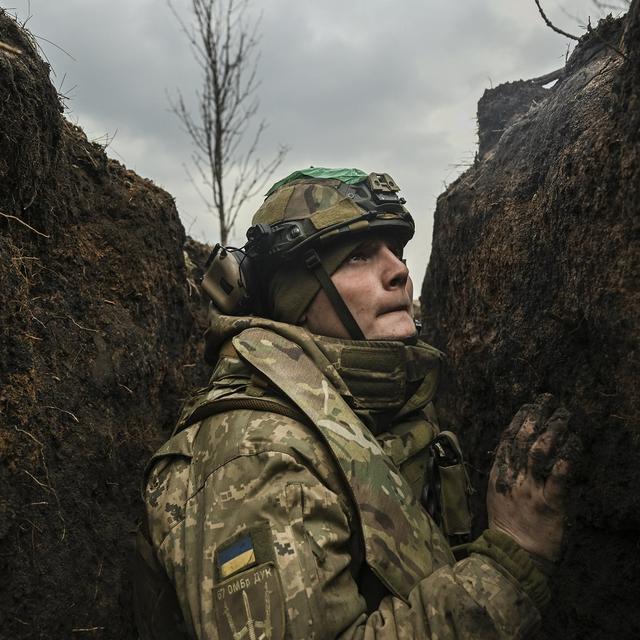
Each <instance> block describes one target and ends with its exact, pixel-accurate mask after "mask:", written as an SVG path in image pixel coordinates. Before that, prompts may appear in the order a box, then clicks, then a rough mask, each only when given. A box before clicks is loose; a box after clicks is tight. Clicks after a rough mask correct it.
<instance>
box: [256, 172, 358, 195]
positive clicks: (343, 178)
mask: <svg viewBox="0 0 640 640" xmlns="http://www.w3.org/2000/svg"><path fill="white" fill-rule="evenodd" d="M367 175H368V174H366V173H365V172H364V171H362V170H361V169H326V168H324V167H309V168H308V169H299V170H298V171H294V172H293V173H290V174H289V175H288V176H287V177H286V178H283V179H282V180H279V181H278V182H276V183H275V184H274V185H273V186H272V187H271V189H269V191H267V195H268V196H269V195H271V194H272V193H273V192H274V191H276V190H278V189H279V188H280V187H282V186H283V185H285V184H287V183H288V182H292V181H293V180H298V179H299V178H319V179H322V180H329V179H336V180H340V182H345V183H346V184H358V182H362V181H363V180H365V179H366V178H367Z"/></svg>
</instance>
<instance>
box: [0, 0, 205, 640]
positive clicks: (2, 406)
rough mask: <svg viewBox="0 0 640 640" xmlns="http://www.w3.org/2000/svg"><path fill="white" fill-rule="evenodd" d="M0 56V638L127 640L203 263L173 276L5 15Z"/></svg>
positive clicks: (155, 214) (171, 213)
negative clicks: (147, 470) (141, 547)
mask: <svg viewBox="0 0 640 640" xmlns="http://www.w3.org/2000/svg"><path fill="white" fill-rule="evenodd" d="M0 41H2V42H3V43H5V44H8V45H10V46H12V47H15V48H18V49H19V50H20V51H21V53H12V52H10V51H7V50H5V49H3V50H2V51H0V92H1V94H2V96H3V99H2V101H1V103H0V212H1V214H2V215H0V255H1V257H2V259H1V260H0V286H1V287H2V296H3V304H2V305H0V333H1V339H2V349H0V484H1V486H2V491H1V492H0V573H1V574H2V576H3V579H2V581H0V612H1V613H0V637H2V638H20V639H21V638H48V639H51V638H71V637H80V635H84V634H86V635H90V636H91V637H92V638H96V639H98V638H114V639H115V638H119V639H122V638H135V637H136V633H135V631H134V627H133V616H132V611H131V593H130V592H131V588H130V586H129V575H128V559H127V553H128V549H129V546H130V538H131V532H132V531H133V530H134V529H135V527H136V525H137V521H138V520H139V518H140V514H141V501H140V500H139V485H140V478H141V473H142V469H143V467H144V464H145V462H146V460H147V459H148V458H149V456H150V454H151V453H152V451H153V450H154V449H155V448H156V447H157V446H158V445H159V444H160V443H161V442H162V441H163V440H165V439H166V437H167V435H168V433H169V432H170V430H171V429H172V427H173V424H174V422H175V420H176V418H177V414H178V411H179V407H180V404H181V401H182V399H183V397H184V396H185V395H186V394H187V392H188V391H189V390H190V389H191V388H192V387H194V386H195V385H196V383H198V384H202V381H203V380H206V377H207V373H208V372H207V368H206V367H205V366H204V364H203V360H202V354H201V348H202V340H201V339H200V336H201V333H202V331H203V330H204V324H203V323H204V307H205V305H204V303H203V302H202V301H201V300H200V298H199V296H198V293H197V289H196V287H195V285H194V278H195V277H196V275H197V273H196V272H197V267H196V264H197V263H198V261H199V260H201V256H202V254H204V253H206V247H203V246H202V245H197V244H194V243H192V242H189V243H187V245H186V250H187V251H188V252H189V255H190V256H191V257H190V259H189V260H187V264H186V265H185V254H184V252H183V245H184V244H185V240H186V238H185V234H184V229H183V227H182V225H181V223H180V221H179V219H178V214H177V212H176V208H175V204H174V201H173V199H172V198H171V196H170V195H169V194H167V193H165V192H164V191H162V190H161V189H159V188H157V187H156V186H155V185H154V184H153V183H151V182H150V181H148V180H144V179H142V178H140V177H139V176H137V175H136V174H135V173H133V172H131V171H128V170H127V169H126V168H125V167H123V166H122V165H120V164H119V163H117V162H115V161H113V160H110V159H108V158H107V157H106V155H105V153H104V149H103V148H102V147H100V146H99V145H96V144H92V143H90V142H88V141H87V139H86V137H85V136H84V134H83V133H82V131H81V130H80V129H78V128H77V127H74V126H73V125H71V124H70V123H69V122H67V121H66V120H65V119H64V118H63V117H62V114H61V112H62V107H61V104H60V101H59V99H58V96H57V94H56V91H55V90H54V88H53V87H52V85H51V82H50V79H49V68H48V66H47V65H46V64H45V63H44V62H43V61H42V60H41V59H40V57H39V56H38V55H37V52H36V50H35V47H34V43H33V41H32V40H31V38H30V37H29V35H28V34H27V33H25V32H24V31H22V30H21V29H19V28H18V27H17V25H16V24H15V22H13V20H11V19H10V18H9V17H8V16H7V15H6V14H5V13H4V12H2V11H0ZM12 216H13V217H12ZM27 225H28V226H27ZM194 262H195V263H196V264H194ZM83 630H84V632H83Z"/></svg>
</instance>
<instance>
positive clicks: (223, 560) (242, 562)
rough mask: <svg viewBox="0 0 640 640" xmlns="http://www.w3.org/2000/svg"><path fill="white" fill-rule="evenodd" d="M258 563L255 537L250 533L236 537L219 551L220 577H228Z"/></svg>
mask: <svg viewBox="0 0 640 640" xmlns="http://www.w3.org/2000/svg"><path fill="white" fill-rule="evenodd" d="M255 563H256V553H255V550H254V548H253V539H252V538H251V536H250V535H249V534H247V535H244V536H242V537H241V538H238V539H236V540H235V541H234V542H232V543H231V544H228V545H227V546H225V547H223V548H222V549H220V550H219V551H218V553H217V565H218V572H219V575H220V578H222V579H224V578H228V577H229V576H231V575H233V574H234V573H238V571H242V570H243V569H246V568H247V567H250V566H252V565H254V564H255Z"/></svg>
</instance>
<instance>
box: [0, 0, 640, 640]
mask: <svg viewBox="0 0 640 640" xmlns="http://www.w3.org/2000/svg"><path fill="white" fill-rule="evenodd" d="M0 41H1V42H2V43H4V44H6V45H9V46H10V47H14V48H17V49H19V50H20V52H12V51H11V50H10V49H6V48H2V49H0V91H1V92H2V96H3V100H2V101H1V103H0V214H1V215H0V255H1V257H2V260H0V285H1V286H2V293H3V304H2V305H1V306H0V334H1V337H2V349H0V483H1V486H2V492H1V493H0V571H1V572H2V576H3V580H2V581H1V583H0V637H1V638H12V639H18V640H21V639H27V638H29V639H32V638H33V639H35V638H69V637H80V636H81V635H85V634H86V635H90V637H91V638H95V639H96V640H101V639H107V638H108V639H111V638H114V639H115V638H118V639H122V638H135V637H136V633H135V630H134V626H133V615H132V611H131V588H130V577H129V572H128V565H129V561H128V553H129V549H130V546H131V541H132V532H133V531H134V530H135V527H136V525H137V522H138V520H139V517H140V513H141V503H140V499H139V494H138V492H139V482H140V478H141V476H142V470H143V467H144V464H145V462H146V460H147V459H148V457H149V456H150V454H151V453H152V451H153V450H155V448H156V447H157V446H158V445H159V444H160V443H161V442H162V441H164V440H165V439H166V437H167V435H168V434H169V432H170V430H171V429H172V427H173V424H174V421H175V419H176V417H177V414H178V411H179V407H180V404H181V402H182V400H183V398H184V397H185V396H186V394H187V393H188V392H189V390H190V389H191V388H193V387H194V386H196V385H200V384H201V383H202V382H203V380H205V379H206V378H207V375H208V369H207V367H206V366H205V365H204V362H203V358H202V353H201V350H202V346H203V345H202V340H201V334H202V332H203V331H204V329H205V325H206V319H205V313H206V312H205V308H206V305H205V303H204V301H203V300H202V298H201V297H200V296H199V294H198V290H197V286H196V280H197V277H198V274H199V273H200V272H201V267H202V264H203V260H204V259H205V258H206V255H207V253H208V248H207V247H205V246H202V245H199V244H198V243H195V242H193V241H190V240H188V239H187V238H186V237H185V234H184V229H183V227H182V225H181V224H180V221H179V219H178V214H177V212H176V208H175V204H174V202H173V199H172V198H171V196H170V195H169V194H167V193H166V192H164V191H162V190H161V189H159V188H158V187H156V186H155V185H154V184H153V183H152V182H150V181H148V180H144V179H142V178H140V177H139V176H137V175H136V174H135V173H133V172H131V171H129V170H127V169H126V168H125V167H123V166H122V165H120V164H119V163H118V162H115V161H113V160H111V159H109V158H107V156H106V155H105V153H104V149H103V148H102V147H100V146H99V145H96V144H93V143H90V142H89V141H87V139H86V137H85V136H84V134H83V132H82V131H81V130H80V129H78V128H77V127H74V126H73V125H71V124H70V123H69V122H67V121H66V120H65V119H64V117H63V116H62V107H61V104H60V101H59V98H58V96H57V94H56V91H55V89H54V88H53V86H52V84H51V82H50V79H49V68H48V66H47V65H46V64H45V63H44V62H43V61H42V60H41V59H40V57H39V56H38V54H37V51H36V48H35V46H34V43H33V41H32V40H31V38H30V37H29V35H28V34H27V33H26V32H25V31H23V30H21V29H20V28H18V26H17V25H16V24H15V22H13V20H11V19H10V18H9V17H8V16H7V15H6V14H5V13H4V12H3V11H2V10H0ZM611 45H613V47H615V49H614V48H613V47H612V46H611ZM616 49H617V50H619V51H620V52H621V53H619V52H617V51H616ZM639 60H640V4H639V0H634V3H633V4H632V7H631V10H630V14H629V18H628V19H625V20H619V21H615V20H608V21H605V22H604V23H602V24H601V25H600V26H599V28H598V29H597V31H595V32H593V33H591V34H589V35H587V36H585V38H584V39H583V41H582V42H581V44H580V46H579V47H578V49H577V50H576V51H575V53H574V54H573V56H572V57H571V59H570V60H569V62H568V64H567V65H566V68H565V73H564V75H563V77H562V78H561V80H560V81H559V82H558V83H557V84H556V85H555V86H554V87H553V88H552V89H544V88H543V87H540V86H539V85H538V84H535V83H534V84H531V83H526V82H524V83H523V82H519V83H512V84H511V85H509V86H508V87H502V88H501V87H498V88H497V89H494V90H492V92H487V94H486V95H485V97H484V98H483V101H481V107H480V113H479V122H480V140H481V148H480V151H479V155H478V158H477V162H476V164H475V166H474V167H472V168H471V169H470V170H469V171H468V172H467V173H466V174H464V175H463V176H462V177H461V178H460V179H459V180H458V181H457V182H456V183H455V184H454V185H452V187H451V188H450V189H449V190H448V191H447V192H446V193H445V194H443V195H442V196H441V197H440V199H439V202H438V210H437V213H436V226H435V231H434V244H433V253H432V259H431V262H430V265H429V268H428V271H427V276H426V280H425V284H424V289H423V297H422V299H423V307H422V311H423V316H424V320H425V327H426V333H427V336H428V338H429V339H430V340H431V341H432V342H434V343H435V344H436V345H437V346H439V347H440V348H442V349H443V350H445V351H446V352H447V353H448V357H449V371H448V375H447V376H446V377H445V381H444V383H443V388H442V390H441V396H440V401H439V407H438V408H439V411H440V414H441V416H442V419H443V422H444V423H445V425H449V426H453V427H454V428H455V429H457V430H458V432H459V433H460V435H461V437H462V440H463V442H464V444H465V445H466V449H467V451H468V452H470V453H471V455H470V464H471V468H472V470H473V476H474V480H475V484H476V486H477V487H478V488H479V489H480V491H479V493H478V495H477V499H476V503H477V507H478V513H479V517H478V519H477V522H476V527H477V528H478V529H479V528H481V527H482V524H483V516H482V510H483V499H484V493H483V491H482V487H483V485H484V484H485V483H486V475H487V473H488V469H489V466H490V463H491V458H492V451H493V450H494V449H495V448H496V446H497V443H498V440H499V436H500V432H501V430H502V428H503V427H504V426H506V425H508V424H509V422H510V420H511V417H512V416H513V414H514V413H515V412H516V410H517V409H518V407H519V406H520V405H521V404H523V403H525V402H531V401H532V400H533V399H534V398H535V397H536V396H537V395H538V394H540V393H545V392H551V393H553V394H554V395H555V396H556V397H557V398H558V399H559V401H561V402H563V403H564V404H565V405H567V406H568V407H569V409H571V411H572V412H573V414H574V418H573V420H572V423H571V424H570V428H571V429H572V431H573V432H574V433H576V434H577V435H579V436H580V437H581V439H582V441H583V447H584V449H583V454H582V458H581V461H580V463H579V464H577V465H576V467H577V468H576V475H575V480H574V484H573V487H572V491H571V501H570V505H569V510H570V528H569V530H568V536H567V541H566V551H565V556H564V560H563V562H562V564H561V565H560V567H559V568H558V571H557V573H556V575H555V577H554V580H553V589H554V595H553V605H552V606H551V608H550V609H549V611H548V612H547V615H546V616H545V620H544V629H543V636H542V637H544V638H561V637H562V638H566V639H570V638H578V637H581V638H623V639H624V638H635V637H640V610H639V609H638V607H637V605H636V601H637V594H638V593H640V554H639V553H638V540H639V531H640V515H639V514H640V508H639V507H640V504H639V502H640V498H639V496H638V492H637V490H636V487H637V486H638V481H639V480H640V464H639V462H640V460H639V458H640V456H639V455H638V451H639V448H640V447H639V434H638V415H639V411H638V403H639V401H638V398H637V394H636V393H635V386H634V385H635V383H636V380H637V379H638V367H639V365H638V362H639V358H638V353H637V349H638V320H637V318H638V316H639V311H640V309H639V306H640V305H639V296H638V288H637V267H638V222H637V220H638V216H637V206H638V204H637V203H638V202H639V201H640V200H639V198H640V163H639V159H640V153H639V150H640V109H639V108H638V107H639V103H638V95H639V88H640V64H639V63H638V62H639Z"/></svg>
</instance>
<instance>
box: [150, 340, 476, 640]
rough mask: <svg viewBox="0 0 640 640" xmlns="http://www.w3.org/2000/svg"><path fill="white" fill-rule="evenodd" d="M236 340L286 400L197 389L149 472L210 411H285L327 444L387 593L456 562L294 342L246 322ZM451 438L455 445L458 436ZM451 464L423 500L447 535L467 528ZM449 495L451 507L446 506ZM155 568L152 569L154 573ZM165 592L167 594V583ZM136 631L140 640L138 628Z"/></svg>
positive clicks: (440, 470)
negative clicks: (435, 512)
mask: <svg viewBox="0 0 640 640" xmlns="http://www.w3.org/2000/svg"><path fill="white" fill-rule="evenodd" d="M233 346H234V347H235V350H236V352H237V354H238V355H239V356H240V357H241V358H242V359H243V360H244V361H246V362H247V363H248V364H249V365H251V367H252V368H253V369H254V370H256V371H258V372H259V373H260V374H261V375H262V376H264V378H266V379H267V380H268V381H269V383H270V384H271V385H273V386H274V387H276V388H277V389H278V390H279V392H280V393H281V394H282V396H283V399H284V401H283V400H280V399H278V398H277V397H272V398H267V397H263V398H260V397H253V396H249V395H246V394H242V393H237V392H236V393H233V394H231V395H229V393H228V391H227V392H226V393H221V392H220V391H219V390H217V389H216V387H215V386H214V387H213V388H212V389H209V390H207V392H205V393H204V394H201V395H200V396H198V395H196V396H195V397H194V398H193V399H192V401H190V402H189V403H188V405H187V406H186V407H185V410H183V414H182V416H181V419H180V421H179V423H178V426H177V427H176V431H175V432H174V436H173V437H172V438H171V439H170V440H169V441H168V442H167V443H166V444H165V445H164V446H163V447H162V448H161V449H160V450H158V452H157V453H156V454H155V455H154V456H153V458H152V460H151V461H150V463H149V466H148V467H147V469H148V470H149V469H150V468H151V466H152V465H153V464H154V462H155V461H157V460H158V459H159V458H161V457H164V456H167V455H169V456H171V455H183V456H186V457H191V455H192V451H191V442H190V438H188V437H187V432H186V431H185V429H186V428H187V427H188V426H190V425H192V424H195V423H196V422H199V421H201V420H203V419H204V418H206V417H208V416H210V415H213V414H215V413H220V412H223V411H228V410H231V409H241V408H242V409H254V410H264V411H271V412H274V413H281V414H284V415H288V416H289V417H292V418H294V419H297V420H301V421H304V422H307V423H308V424H311V425H313V426H314V427H315V429H316V432H317V434H318V437H319V438H320V439H321V440H322V441H323V442H324V443H325V444H326V446H327V448H328V450H329V451H330V453H331V455H332V457H333V459H334V461H335V463H336V465H337V468H338V469H340V471H341V472H342V475H343V477H344V480H345V485H346V486H347V487H348V489H349V492H350V498H351V502H352V505H353V506H354V508H355V511H356V513H357V516H358V519H359V523H360V529H361V532H360V533H361V542H362V545H363V549H364V560H365V563H366V565H367V566H368V567H369V568H370V569H371V571H372V572H373V573H374V574H375V576H376V577H377V578H378V580H379V581H380V582H381V583H382V584H383V585H384V586H385V587H386V588H387V589H388V591H389V592H390V593H392V594H393V595H395V596H397V597H399V598H401V599H403V600H405V601H406V600H407V598H408V595H409V592H410V591H411V589H412V588H413V587H414V586H415V585H416V584H417V583H418V582H419V581H420V580H422V579H423V578H425V577H427V576H428V575H430V574H431V573H432V572H433V571H435V570H436V569H437V568H438V567H439V566H442V565H444V564H451V563H452V562H453V561H454V558H453V555H452V552H451V549H450V547H449V545H448V544H447V542H446V540H445V538H444V536H443V534H442V533H441V532H440V530H439V529H438V527H437V526H436V525H435V523H434V521H433V520H432V519H431V518H430V517H429V515H427V513H426V511H425V510H424V509H423V507H422V505H421V504H420V503H419V502H418V500H417V499H416V497H415V495H414V492H413V490H412V489H411V487H410V486H409V484H408V483H407V481H406V480H405V478H403V476H402V475H401V474H399V473H398V470H397V468H396V466H395V465H394V463H393V462H392V460H391V459H390V458H389V456H387V455H386V454H385V452H384V451H383V449H382V447H381V446H380V444H379V443H378V441H377V440H376V439H375V437H374V436H373V435H372V434H371V433H370V431H369V430H368V429H367V428H366V427H365V426H364V424H363V423H362V422H361V420H360V419H359V418H358V417H357V415H356V414H355V413H354V412H353V411H352V409H351V408H350V407H349V406H348V404H347V403H346V402H345V400H344V399H343V398H342V396H341V395H340V394H339V393H338V392H337V391H336V389H335V388H334V387H333V386H332V385H331V383H330V382H329V380H328V379H327V378H326V377H325V376H324V375H323V373H322V372H321V371H320V369H319V368H318V367H317V366H316V365H315V364H314V362H313V361H312V360H311V358H309V356H308V355H306V354H305V352H304V351H303V349H302V348H301V347H300V346H299V345H297V344H296V343H294V342H292V341H290V340H288V339H287V338H285V337H283V336H281V335H278V334H277V333H275V332H273V331H268V330H266V329H263V328H249V329H246V330H245V331H243V332H242V333H240V334H239V335H237V336H236V337H234V338H233ZM448 441H449V440H447V442H448ZM435 442H436V443H439V445H438V447H436V448H435V449H434V450H433V452H432V453H433V454H432V456H431V458H432V461H433V460H436V461H437V460H438V456H439V451H438V449H440V450H441V451H442V450H443V444H442V442H443V441H442V440H441V439H440V437H439V439H437V440H436V441H435ZM455 444H456V447H457V441H456V443H455ZM457 451H459V450H457ZM458 458H460V457H459V456H458ZM454 462H455V464H451V465H446V464H445V465H438V464H435V466H434V464H433V463H432V464H431V468H432V472H434V475H433V478H434V480H435V481H436V482H437V483H438V484H439V487H437V488H436V491H435V492H434V487H431V489H430V493H429V494H428V495H427V496H425V500H432V501H435V504H437V505H440V515H441V516H442V519H441V522H442V524H444V525H448V526H449V533H454V534H462V533H468V531H469V529H470V517H469V515H468V513H469V512H468V508H467V502H466V496H467V493H466V489H467V485H466V480H465V479H464V478H465V475H464V472H463V471H462V472H461V470H462V469H463V466H462V462H461V459H457V460H454ZM448 466H449V467H450V468H447V467H448ZM434 469H435V471H434ZM452 480H453V481H452ZM434 494H438V495H435V496H434ZM443 496H444V497H445V501H443V499H442V498H443ZM447 496H448V497H447ZM461 496H462V497H461ZM452 498H453V499H452ZM446 501H448V502H449V505H450V507H451V508H449V509H447V504H446ZM462 503H464V505H463V504H462ZM462 507H464V508H462ZM447 519H448V521H449V522H448V523H447ZM138 545H139V546H140V547H141V548H142V556H144V557H145V559H147V561H148V558H149V557H153V551H152V550H151V549H150V545H149V543H148V542H147V541H146V539H145V537H144V536H142V535H139V539H138ZM147 573H148V572H147ZM156 574H157V571H156V572H154V573H153V575H156ZM148 577H149V576H148V575H147V578H148ZM152 577H153V576H152ZM165 580H166V577H165ZM163 593H165V596H164V597H165V599H166V598H167V596H166V585H165V586H164V587H163ZM176 604H177V602H176ZM165 606H166V605H165ZM165 617H166V613H165ZM165 622H166V620H165ZM152 626H154V625H152ZM165 628H166V627H165ZM163 631H164V629H163ZM153 633H154V632H153V631H149V635H147V636H146V637H148V638H159V637H169V636H167V635H158V634H157V632H155V633H156V635H153ZM141 636H142V638H143V640H145V636H144V634H143V632H141ZM176 637H180V636H176Z"/></svg>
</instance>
